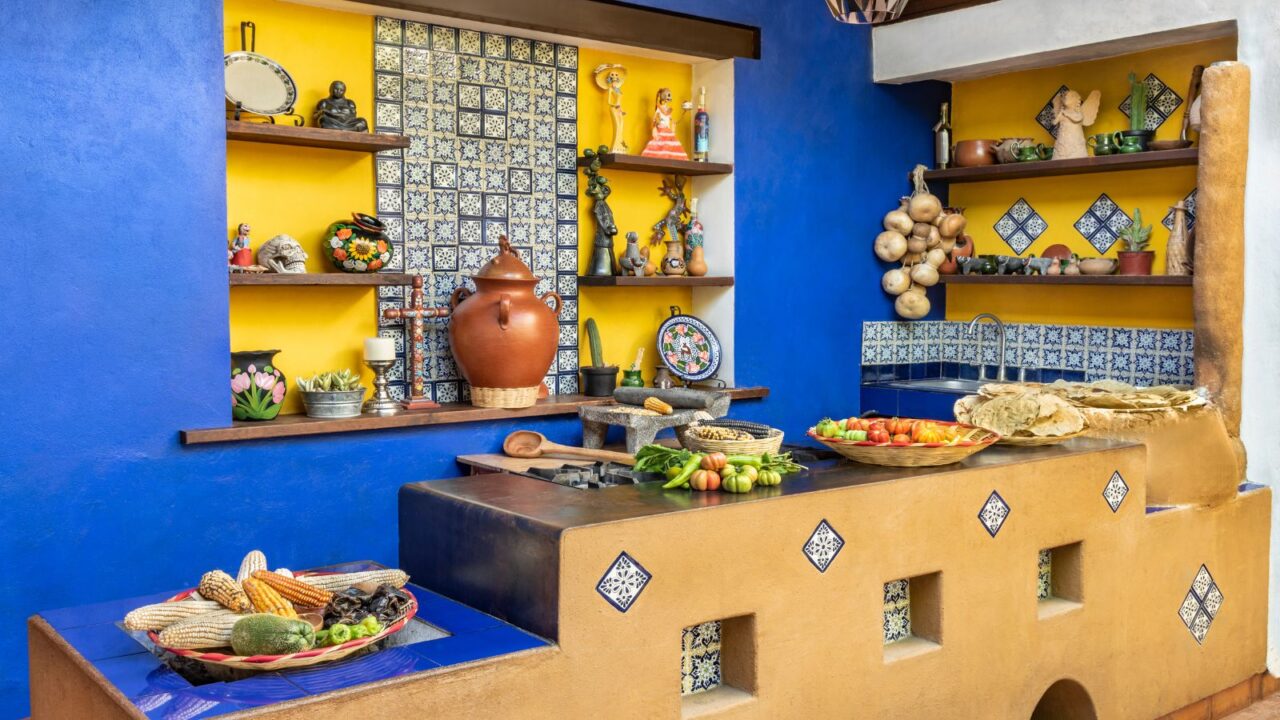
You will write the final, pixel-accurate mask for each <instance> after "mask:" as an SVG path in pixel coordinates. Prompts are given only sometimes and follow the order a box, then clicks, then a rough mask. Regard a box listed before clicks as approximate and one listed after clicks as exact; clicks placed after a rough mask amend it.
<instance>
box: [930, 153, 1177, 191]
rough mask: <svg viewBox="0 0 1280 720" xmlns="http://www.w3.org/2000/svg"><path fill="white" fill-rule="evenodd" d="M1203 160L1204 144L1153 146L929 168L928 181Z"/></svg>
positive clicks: (980, 179)
mask: <svg viewBox="0 0 1280 720" xmlns="http://www.w3.org/2000/svg"><path fill="white" fill-rule="evenodd" d="M1198 162H1200V148H1194V147H1190V148H1183V149H1181V150H1152V151H1150V152H1142V153H1131V154H1127V155H1103V156H1101V157H1086V158H1077V159H1074V160H1041V161H1038V162H1016V163H1006V164H1004V165H984V166H982V167H965V168H948V169H946V170H926V171H925V173H924V179H925V181H926V182H957V183H958V182H967V183H974V182H994V181H996V180H1023V179H1026V178H1039V177H1057V176H1061V175H1083V174H1087V173H1100V172H1120V171H1123V170H1147V169H1151V168H1166V167H1177V166H1179V165H1195V164H1197V163H1198Z"/></svg>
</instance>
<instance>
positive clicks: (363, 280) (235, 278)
mask: <svg viewBox="0 0 1280 720" xmlns="http://www.w3.org/2000/svg"><path fill="white" fill-rule="evenodd" d="M227 277H228V279H229V282H230V283H231V284H232V285H233V286H234V285H293V286H299V285H346V286H353V285H363V286H376V285H412V284H413V278H414V276H413V275H412V274H409V273H337V272H335V273H228V274H227Z"/></svg>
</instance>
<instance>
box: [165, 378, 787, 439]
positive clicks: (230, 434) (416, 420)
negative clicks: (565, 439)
mask: <svg viewBox="0 0 1280 720" xmlns="http://www.w3.org/2000/svg"><path fill="white" fill-rule="evenodd" d="M729 394H730V396H731V397H732V398H733V399H734V400H752V399H757V398H763V397H767V396H768V395H769V388H767V387H748V388H733V389H730V390H729ZM611 403H613V398H611V397H603V398H600V397H587V396H586V395H553V396H551V397H549V398H545V399H543V400H539V401H538V403H537V404H536V405H534V406H533V407H529V408H523V409H520V410H503V409H500V408H478V407H475V406H473V405H467V404H464V403H449V404H447V405H442V406H440V407H438V408H431V409H429V410H413V411H405V412H402V413H400V414H399V415H392V416H390V417H375V416H372V415H361V416H360V417H356V418H347V419H343V420H322V419H317V418H309V417H307V416H306V415H281V416H280V417H278V418H276V419H275V420H270V421H266V422H246V421H232V423H231V425H229V426H226V427H216V428H202V429H197V430H180V431H179V432H178V436H179V439H180V440H181V442H182V444H183V445H204V444H208V443H222V442H240V441H244V440H262V439H266V438H283V437H301V436H304V435H325V434H329V433H348V432H363V431H366V430H388V429H394V428H408V427H423V426H427V425H451V424H457V423H469V422H482V421H485V420H512V419H519V418H532V417H546V416H551V415H576V414H577V413H578V408H580V407H582V406H584V405H608V404H611Z"/></svg>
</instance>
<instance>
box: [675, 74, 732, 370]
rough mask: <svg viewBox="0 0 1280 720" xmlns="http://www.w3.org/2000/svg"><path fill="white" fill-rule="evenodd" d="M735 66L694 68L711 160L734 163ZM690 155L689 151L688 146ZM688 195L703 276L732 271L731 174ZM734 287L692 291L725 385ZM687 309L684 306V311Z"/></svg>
mask: <svg viewBox="0 0 1280 720" xmlns="http://www.w3.org/2000/svg"><path fill="white" fill-rule="evenodd" d="M733 73H734V65H733V60H706V61H701V62H697V63H694V65H693V95H694V101H695V102H696V101H697V97H698V89H699V88H701V87H706V88H707V114H708V115H709V116H710V118H711V126H710V139H711V143H710V152H709V153H708V157H707V159H708V160H710V161H711V162H724V163H732V162H733V144H734V130H733V128H734V123H733V115H734V101H733V92H734V83H733ZM689 150H690V151H691V152H692V150H693V148H689ZM690 197H696V198H698V216H699V219H700V220H702V224H703V226H704V227H705V228H706V244H705V250H704V252H705V254H706V258H707V266H708V268H709V269H708V271H707V274H708V275H728V276H730V277H733V276H734V275H735V274H736V272H735V269H736V268H735V249H736V242H737V241H736V221H735V217H736V210H735V199H734V180H733V175H732V174H730V175H706V176H702V177H695V178H693V180H692V182H691V184H690ZM733 306H734V288H732V287H727V288H725V287H696V288H694V289H693V308H692V312H693V314H694V315H697V316H698V317H700V318H702V320H703V321H705V322H706V323H707V325H709V326H710V327H711V329H712V330H713V331H715V333H716V337H717V338H718V339H719V340H720V347H721V353H722V354H721V361H720V370H719V372H717V373H716V377H717V378H719V379H721V380H724V381H725V382H726V383H728V384H729V385H730V386H733V385H734V384H735V382H734V381H735V377H736V374H735V363H734V357H735V351H736V348H737V327H736V324H735V320H734V308H733ZM687 309H688V308H686V310H687Z"/></svg>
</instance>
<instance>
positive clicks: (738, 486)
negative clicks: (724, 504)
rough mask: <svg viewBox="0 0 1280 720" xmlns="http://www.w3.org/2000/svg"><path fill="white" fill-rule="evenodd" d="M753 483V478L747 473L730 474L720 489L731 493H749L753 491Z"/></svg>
mask: <svg viewBox="0 0 1280 720" xmlns="http://www.w3.org/2000/svg"><path fill="white" fill-rule="evenodd" d="M753 484H754V483H753V481H752V479H751V478H749V477H747V476H746V475H745V474H738V475H730V476H729V477H727V478H724V480H723V481H722V482H721V483H720V489H721V490H724V491H725V492H731V493H747V492H751V486H752V485H753Z"/></svg>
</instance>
